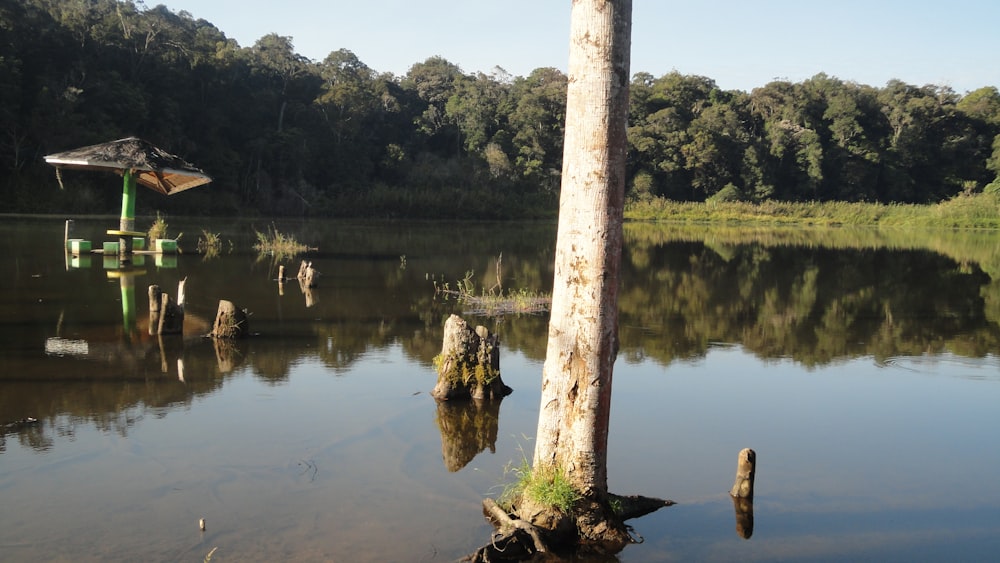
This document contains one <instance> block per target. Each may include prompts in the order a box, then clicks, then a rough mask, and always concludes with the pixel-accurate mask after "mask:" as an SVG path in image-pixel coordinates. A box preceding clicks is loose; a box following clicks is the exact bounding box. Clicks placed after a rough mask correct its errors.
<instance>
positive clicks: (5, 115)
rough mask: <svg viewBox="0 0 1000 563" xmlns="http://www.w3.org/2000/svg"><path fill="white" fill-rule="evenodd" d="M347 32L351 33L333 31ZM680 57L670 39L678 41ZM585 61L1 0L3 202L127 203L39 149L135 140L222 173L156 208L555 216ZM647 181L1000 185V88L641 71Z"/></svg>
mask: <svg viewBox="0 0 1000 563" xmlns="http://www.w3.org/2000/svg"><path fill="white" fill-rule="evenodd" d="M331 40H332V41H336V38H332V39H331ZM664 56H665V57H669V53H665V54H664ZM566 80H567V78H566V76H565V74H564V73H562V72H561V71H559V70H557V69H554V68H538V69H536V70H534V71H533V72H532V73H531V74H530V75H529V76H527V77H520V76H511V75H510V74H508V73H506V72H505V71H503V70H502V69H500V68H496V69H494V71H493V72H492V73H491V74H485V73H481V72H479V73H475V74H467V73H465V72H463V71H462V69H461V68H459V67H458V66H457V65H455V64H453V63H451V62H449V61H448V60H447V59H445V58H442V57H433V58H430V59H427V60H425V61H423V62H416V63H414V64H413V65H412V66H411V67H410V69H409V71H408V72H407V73H406V75H405V76H396V75H393V74H390V73H382V72H378V71H377V70H375V69H372V68H369V67H368V66H367V65H365V64H364V63H363V62H362V61H360V60H359V59H358V58H357V57H356V56H355V55H354V54H353V53H352V52H351V51H350V50H348V49H340V50H336V51H332V52H331V53H330V54H329V55H328V56H327V57H326V58H325V59H324V60H322V61H312V60H309V59H307V58H305V57H303V56H301V55H299V54H297V53H296V52H295V49H294V46H293V43H292V39H291V38H289V37H283V36H279V35H275V34H271V35H266V36H264V37H261V38H260V39H259V40H257V42H256V43H255V44H254V45H252V46H249V47H244V46H240V45H239V44H238V43H237V42H236V41H235V40H233V39H230V38H227V37H226V35H225V33H224V32H223V31H221V30H219V29H218V28H216V27H215V26H214V25H213V24H211V23H210V22H207V21H205V20H203V19H198V20H196V19H194V18H193V17H192V16H191V15H190V14H189V13H187V12H183V11H182V12H178V13H175V12H173V11H171V10H170V9H169V8H167V7H165V6H162V5H158V6H156V7H153V8H147V7H145V5H144V4H142V3H141V2H139V3H135V2H132V1H130V0H126V1H121V0H0V201H2V202H3V203H2V207H0V211H2V212H28V213H40V212H64V211H67V210H74V211H76V212H96V213H107V212H114V211H116V210H117V202H118V201H119V198H120V191H119V190H118V189H117V188H118V187H119V186H118V184H117V183H116V182H115V180H114V177H113V176H110V177H109V176H108V175H105V174H92V173H86V172H70V171H66V172H63V174H62V180H63V184H64V186H65V189H61V188H60V186H59V182H57V181H56V178H55V174H54V171H53V169H52V168H51V167H49V166H48V165H46V164H45V163H44V161H43V159H42V157H43V156H44V155H46V154H50V153H53V152H58V151H63V150H68V149H72V148H77V147H80V146H84V145H89V144H94V143H100V142H104V141H109V140H113V139H118V138H122V137H127V136H131V135H135V136H139V137H142V138H144V139H146V140H149V141H150V142H152V143H154V144H156V145H158V146H160V147H162V148H164V149H166V150H168V151H170V152H172V153H174V154H177V155H180V156H181V157H183V158H185V159H186V160H188V161H190V162H192V163H194V164H195V165H196V166H198V167H200V168H202V169H203V170H205V171H206V172H207V173H208V174H209V175H211V176H212V177H213V178H214V182H213V184H212V185H211V186H209V187H207V188H199V189H197V190H191V191H190V192H185V193H184V194H183V195H182V196H178V197H176V198H163V197H159V196H154V195H152V194H150V196H149V197H141V198H139V212H140V213H143V212H146V213H148V212H150V211H151V210H154V209H155V210H164V211H167V212H172V213H197V214H215V215H232V214H259V215H307V216H309V215H322V216H353V217H360V216H371V217H449V218H512V217H546V216H552V215H553V214H554V211H555V206H556V201H557V194H558V191H559V182H560V178H559V176H560V171H561V159H562V137H563V120H564V105H565V94H566ZM628 134H629V144H630V152H629V160H628V167H629V178H630V180H629V188H628V189H629V197H630V199H631V200H633V201H641V200H649V199H653V198H668V199H673V200H684V201H706V200H744V201H763V200H786V201H831V200H843V201H871V202H883V203H889V202H906V203H932V202H938V201H941V200H944V199H948V198H951V197H954V196H956V195H960V194H969V193H977V192H982V191H998V190H1000V181H998V179H997V177H998V173H1000V92H998V90H997V88H996V87H995V86H986V87H983V88H980V89H978V90H975V91H973V92H968V93H965V94H959V93H956V92H954V91H953V90H951V89H950V88H948V87H946V86H933V85H926V86H914V85H910V84H906V83H904V82H901V81H896V80H894V81H890V82H889V83H887V84H886V85H884V86H882V87H874V86H868V85H863V84H857V83H854V82H850V81H845V80H841V79H838V78H835V77H831V76H827V75H824V74H819V75H817V76H814V77H812V78H810V79H808V80H805V81H803V82H801V83H792V82H788V81H774V82H771V83H769V84H766V85H763V86H761V87H759V88H755V89H754V90H753V91H751V92H749V93H747V92H742V91H727V90H721V89H720V88H718V87H717V86H716V84H715V82H714V81H713V80H711V79H710V78H706V77H703V76H693V75H682V74H679V73H676V72H672V73H669V74H666V75H664V76H660V77H655V76H652V75H650V74H648V73H643V72H638V73H636V74H635V75H634V77H633V80H632V85H631V113H630V123H629V133H628Z"/></svg>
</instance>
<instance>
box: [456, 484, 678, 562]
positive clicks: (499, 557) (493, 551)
mask: <svg viewBox="0 0 1000 563" xmlns="http://www.w3.org/2000/svg"><path fill="white" fill-rule="evenodd" d="M609 497H610V499H611V501H612V503H613V504H615V505H616V509H617V510H618V516H619V517H620V520H621V522H624V521H625V520H630V519H632V518H638V517H640V516H645V515H646V514H649V513H651V512H655V511H657V510H659V509H660V508H663V507H665V506H671V505H673V504H675V503H674V501H672V500H664V499H658V498H651V497H644V496H638V495H630V496H621V495H615V494H611V495H609ZM483 514H485V515H486V517H487V518H489V520H490V522H491V523H492V524H493V526H494V527H496V529H497V530H496V532H495V533H494V534H493V537H492V538H491V539H490V543H488V544H486V545H484V546H482V547H480V548H479V549H477V550H476V551H475V552H473V553H471V554H469V555H466V556H465V557H463V558H462V559H461V561H470V562H472V563H499V562H510V561H527V560H529V559H530V560H532V561H542V560H548V558H547V557H546V555H551V554H552V552H553V551H556V552H559V551H562V550H565V551H574V550H579V549H581V548H582V549H583V550H584V551H593V552H597V553H617V552H618V551H621V549H623V548H624V547H625V545H626V544H627V543H641V539H638V540H637V539H635V538H634V537H633V536H632V535H631V533H628V534H627V535H628V537H629V538H630V540H631V541H630V542H625V543H618V542H611V543H613V544H614V545H611V544H609V543H608V542H605V541H603V540H602V538H601V537H600V536H602V535H603V533H602V530H604V529H605V528H607V530H606V531H607V532H611V531H612V530H611V528H614V527H615V524H614V523H613V522H611V521H607V520H606V519H604V520H602V518H603V517H602V514H601V511H599V510H597V511H590V512H587V513H586V514H590V516H591V518H590V519H588V518H587V517H586V514H585V515H582V516H581V515H579V514H578V516H577V518H578V520H577V527H578V530H577V532H578V535H577V537H576V538H574V539H573V540H572V541H574V544H573V545H570V546H567V545H564V544H565V542H566V538H563V537H562V536H561V535H560V536H559V537H554V536H552V534H551V533H550V532H549V531H548V530H546V529H544V528H541V527H538V526H535V525H533V524H531V523H530V522H528V521H526V520H521V519H520V518H517V517H515V516H512V515H510V514H507V513H506V512H505V511H504V510H503V509H502V508H500V506H499V505H497V503H496V501H494V500H493V499H491V498H487V499H483ZM580 518H583V520H580ZM591 519H592V520H593V521H589V520H591ZM585 520H587V521H585ZM619 524H620V522H619ZM581 527H582V528H586V529H587V530H588V534H587V535H592V536H593V537H583V535H581V534H582V530H580V529H579V528H581ZM626 528H628V527H626ZM629 529H630V528H629ZM607 537H609V538H610V537H616V534H614V533H608V535H607ZM550 546H551V547H550ZM540 557H541V559H539V558H540Z"/></svg>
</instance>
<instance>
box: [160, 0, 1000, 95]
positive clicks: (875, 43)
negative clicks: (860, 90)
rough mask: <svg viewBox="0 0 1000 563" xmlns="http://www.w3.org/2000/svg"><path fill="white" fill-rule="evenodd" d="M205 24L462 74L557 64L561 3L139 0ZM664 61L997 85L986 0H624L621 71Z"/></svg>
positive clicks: (655, 68)
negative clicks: (627, 4)
mask: <svg viewBox="0 0 1000 563" xmlns="http://www.w3.org/2000/svg"><path fill="white" fill-rule="evenodd" d="M157 3H163V4H164V5H166V6H167V7H168V8H170V9H171V10H172V11H174V12H179V11H181V10H186V11H188V12H189V13H190V14H191V15H192V16H193V17H194V18H195V19H199V18H201V19H205V20H208V21H209V22H211V23H213V24H215V26H216V27H218V28H219V29H220V30H221V31H222V32H224V33H225V34H226V36H227V37H230V38H233V39H236V41H238V42H239V44H240V45H241V46H243V47H249V46H252V45H253V44H254V43H255V42H256V40H257V39H259V38H260V37H261V36H263V35H266V34H268V33H277V34H279V35H284V36H290V37H292V42H293V44H294V45H295V50H296V52H298V53H299V54H301V55H304V56H305V57H308V58H310V59H313V60H317V61H320V60H322V59H324V58H325V57H326V55H328V54H329V53H330V52H331V51H336V50H338V49H341V48H345V49H349V50H350V51H353V52H354V54H355V55H357V56H358V58H359V59H361V61H362V62H364V63H365V64H367V65H368V66H369V67H371V68H372V69H374V70H376V71H379V72H392V73H394V74H397V75H403V74H405V73H406V72H407V70H408V69H409V68H410V66H411V65H412V64H414V63H417V62H422V61H424V60H426V59H427V58H428V57H432V56H435V55H440V56H442V57H444V58H445V59H447V60H449V61H451V62H452V63H455V64H457V65H458V66H460V67H461V68H462V70H463V71H464V72H466V73H474V72H477V71H483V72H486V73H489V72H491V71H492V70H493V68H494V67H496V66H499V67H502V68H503V69H505V70H506V71H507V72H509V73H511V74H512V75H514V76H527V75H528V74H530V73H531V71H532V70H534V69H536V68H539V67H556V68H559V69H561V70H563V71H565V70H566V63H567V61H568V59H569V55H568V47H569V10H570V4H571V2H570V0H326V1H323V0H281V1H274V0H161V1H160V2H156V1H155V0H147V2H146V4H147V5H149V6H153V5H156V4H157ZM672 70H677V71H679V72H681V73H683V74H697V75H701V76H707V77H708V78H711V79H713V80H715V81H716V83H717V84H718V85H719V86H720V87H721V88H723V89H738V90H744V91H750V90H752V89H753V88H756V87H758V86H763V85H765V84H767V83H768V82H770V81H772V80H774V79H776V78H777V79H786V80H791V81H792V82H800V81H802V80H805V79H807V78H809V77H811V76H813V75H815V74H817V73H820V72H825V73H826V74H828V75H830V76H835V77H837V78H840V79H842V80H845V81H853V82H858V83H862V84H869V85H872V86H879V87H881V86H884V85H885V83H886V82H887V81H888V80H890V79H893V78H897V79H899V80H902V81H904V82H906V83H909V84H914V85H917V86H922V85H924V84H936V85H946V86H950V87H952V88H953V89H954V90H955V91H956V92H958V93H959V94H964V93H965V92H967V91H971V90H975V89H977V88H980V87H983V86H997V87H1000V1H998V0H950V1H941V0H936V1H927V0H756V1H753V0H717V1H711V0H703V1H697V0H634V1H633V24H632V73H633V74H634V73H636V72H640V71H642V72H648V73H650V74H652V75H653V76H662V75H664V74H666V73H668V72H670V71H672Z"/></svg>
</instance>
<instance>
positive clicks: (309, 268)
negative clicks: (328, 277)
mask: <svg viewBox="0 0 1000 563" xmlns="http://www.w3.org/2000/svg"><path fill="white" fill-rule="evenodd" d="M295 277H297V278H298V279H299V281H301V282H302V284H303V285H304V286H305V287H316V283H317V282H318V280H319V272H318V271H316V269H315V268H313V265H312V262H306V261H305V260H303V261H302V264H300V265H299V273H298V275H297V276H295Z"/></svg>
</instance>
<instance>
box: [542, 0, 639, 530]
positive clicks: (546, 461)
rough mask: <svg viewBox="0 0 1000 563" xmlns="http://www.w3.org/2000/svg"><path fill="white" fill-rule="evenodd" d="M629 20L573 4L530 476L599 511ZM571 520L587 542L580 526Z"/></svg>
mask: <svg viewBox="0 0 1000 563" xmlns="http://www.w3.org/2000/svg"><path fill="white" fill-rule="evenodd" d="M631 20H632V2H631V0H575V1H574V2H573V8H572V16H571V25H570V59H569V86H568V91H567V100H566V136H565V142H564V156H563V172H562V192H561V197H560V202H559V227H558V234H557V237H558V238H557V242H556V258H555V282H554V286H553V290H552V312H551V320H550V324H549V334H548V346H547V349H546V356H545V364H544V366H543V376H542V396H541V407H540V413H539V419H538V431H537V438H536V439H537V441H536V445H535V452H534V467H535V468H536V469H538V468H543V467H550V468H551V467H558V468H561V470H562V471H563V472H564V473H565V475H566V477H567V478H568V479H569V481H570V483H571V484H572V485H573V486H574V488H576V490H577V491H579V492H580V493H581V494H582V495H583V496H584V497H585V499H587V500H588V501H591V502H594V501H596V503H597V504H598V505H606V504H607V496H608V487H607V439H608V420H609V416H610V405H611V380H612V368H613V364H614V361H615V356H616V355H617V352H618V284H619V270H620V262H621V246H622V212H623V205H624V193H625V153H626V137H625V128H626V125H627V118H628V88H629V50H630V37H631ZM528 504H530V503H528ZM585 504H586V503H585ZM525 508H528V509H529V510H542V511H544V507H539V506H536V507H530V506H527V507H525ZM524 516H525V515H524V514H522V517H524ZM576 519H577V523H578V528H580V529H579V531H580V532H581V535H583V536H585V535H586V534H587V530H585V529H582V528H581V527H580V524H581V523H582V522H583V521H584V520H581V518H579V517H577V518H576ZM586 520H589V519H586ZM598 520H600V518H598Z"/></svg>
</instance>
